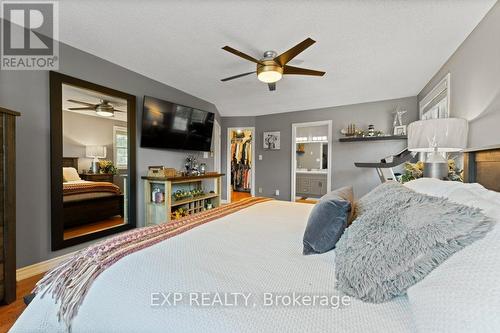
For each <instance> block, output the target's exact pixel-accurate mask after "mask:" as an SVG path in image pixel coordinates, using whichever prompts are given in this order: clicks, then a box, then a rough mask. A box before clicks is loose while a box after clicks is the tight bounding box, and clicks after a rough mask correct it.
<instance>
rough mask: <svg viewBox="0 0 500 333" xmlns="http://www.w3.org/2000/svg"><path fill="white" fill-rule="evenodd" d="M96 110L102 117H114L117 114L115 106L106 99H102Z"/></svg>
mask: <svg viewBox="0 0 500 333" xmlns="http://www.w3.org/2000/svg"><path fill="white" fill-rule="evenodd" d="M95 112H96V113H97V114H98V115H99V116H102V117H113V116H114V115H115V112H114V111H113V106H112V105H110V104H109V103H108V102H106V101H102V103H101V104H100V105H98V106H97V107H96V109H95Z"/></svg>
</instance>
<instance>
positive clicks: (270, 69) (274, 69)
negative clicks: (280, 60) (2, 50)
mask: <svg viewBox="0 0 500 333" xmlns="http://www.w3.org/2000/svg"><path fill="white" fill-rule="evenodd" d="M262 62H263V63H264V65H257V78H258V79H259V81H262V82H264V83H274V82H278V81H279V80H281V78H282V77H283V68H281V67H280V66H278V65H277V64H276V63H275V62H274V61H273V60H264V59H263V60H262Z"/></svg>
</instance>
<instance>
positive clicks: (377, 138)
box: [339, 135, 408, 142]
mask: <svg viewBox="0 0 500 333" xmlns="http://www.w3.org/2000/svg"><path fill="white" fill-rule="evenodd" d="M407 139H408V137H407V136H406V135H386V136H351V137H345V138H340V139H339V141H340V142H357V141H384V140H407Z"/></svg>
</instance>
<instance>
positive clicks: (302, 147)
mask: <svg viewBox="0 0 500 333" xmlns="http://www.w3.org/2000/svg"><path fill="white" fill-rule="evenodd" d="M292 147H293V149H292V155H291V164H292V178H291V184H292V186H291V197H290V200H291V201H293V202H302V203H315V202H316V201H317V200H318V199H319V198H321V197H322V196H323V195H325V194H326V193H327V192H329V191H331V184H332V179H331V174H332V121H331V120H325V121H316V122H308V123H296V124H292Z"/></svg>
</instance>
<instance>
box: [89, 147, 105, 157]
mask: <svg viewBox="0 0 500 333" xmlns="http://www.w3.org/2000/svg"><path fill="white" fill-rule="evenodd" d="M85 155H87V157H89V158H106V147H105V146H86V147H85Z"/></svg>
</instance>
